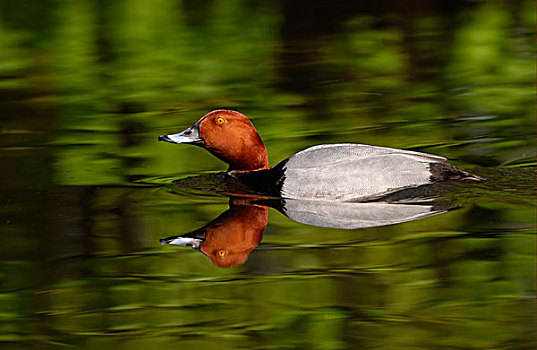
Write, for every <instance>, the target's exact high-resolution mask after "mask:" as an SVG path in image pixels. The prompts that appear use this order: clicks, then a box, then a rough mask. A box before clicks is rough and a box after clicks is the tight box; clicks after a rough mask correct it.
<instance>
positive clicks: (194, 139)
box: [158, 124, 203, 145]
mask: <svg viewBox="0 0 537 350" xmlns="http://www.w3.org/2000/svg"><path fill="white" fill-rule="evenodd" d="M158 140H159V141H166V142H170V143H190V144H194V145H199V144H201V143H203V138H202V137H201V136H200V129H199V124H196V125H194V126H192V127H190V128H188V129H186V130H185V131H183V132H180V133H177V134H169V135H160V136H159V137H158Z"/></svg>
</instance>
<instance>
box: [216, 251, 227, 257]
mask: <svg viewBox="0 0 537 350" xmlns="http://www.w3.org/2000/svg"><path fill="white" fill-rule="evenodd" d="M218 255H220V257H221V258H223V257H224V256H226V251H225V250H219V251H218Z"/></svg>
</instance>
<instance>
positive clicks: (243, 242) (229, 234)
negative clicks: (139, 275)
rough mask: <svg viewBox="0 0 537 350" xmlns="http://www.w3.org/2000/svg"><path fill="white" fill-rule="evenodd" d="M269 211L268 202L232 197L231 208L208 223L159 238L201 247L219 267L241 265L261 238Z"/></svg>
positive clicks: (162, 241) (199, 248)
mask: <svg viewBox="0 0 537 350" xmlns="http://www.w3.org/2000/svg"><path fill="white" fill-rule="evenodd" d="M268 211H269V207H268V206H265V205H259V204H254V203H252V202H250V201H245V200H240V199H234V198H231V199H230V201H229V209H228V210H226V211H225V212H223V213H222V214H221V215H220V216H219V217H217V218H216V219H214V220H213V221H211V222H210V223H208V224H207V225H205V226H203V227H202V228H200V229H198V230H196V231H193V232H191V233H187V234H185V235H183V236H173V237H168V238H164V239H161V240H160V242H161V243H163V244H176V245H182V246H186V247H191V248H195V249H198V250H199V251H200V252H202V253H203V254H205V256H207V257H208V258H209V259H211V261H212V262H213V264H215V265H217V266H220V267H231V266H236V265H240V264H243V263H244V262H245V261H246V259H247V258H248V254H250V252H251V251H252V250H253V249H254V248H255V247H257V246H258V245H259V243H260V242H261V238H262V237H263V231H264V230H265V227H266V226H267V222H268Z"/></svg>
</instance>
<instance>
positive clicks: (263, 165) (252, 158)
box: [223, 143, 270, 171]
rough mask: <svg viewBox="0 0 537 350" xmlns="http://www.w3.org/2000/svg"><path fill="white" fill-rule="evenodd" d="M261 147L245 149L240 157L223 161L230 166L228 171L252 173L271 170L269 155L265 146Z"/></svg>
mask: <svg viewBox="0 0 537 350" xmlns="http://www.w3.org/2000/svg"><path fill="white" fill-rule="evenodd" d="M261 145H262V146H263V147H262V148H261V147H259V146H258V147H245V148H244V149H243V150H242V152H241V153H240V156H237V157H231V158H228V159H223V160H224V161H225V162H226V163H228V164H229V169H228V171H233V170H239V171H252V170H264V169H269V168H270V165H269V161H268V154H267V150H266V148H265V146H264V145H263V144H262V143H261Z"/></svg>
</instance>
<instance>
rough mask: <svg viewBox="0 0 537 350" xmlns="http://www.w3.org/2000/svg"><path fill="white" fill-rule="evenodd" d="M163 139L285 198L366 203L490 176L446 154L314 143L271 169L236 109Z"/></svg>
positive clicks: (256, 136)
mask: <svg viewBox="0 0 537 350" xmlns="http://www.w3.org/2000/svg"><path fill="white" fill-rule="evenodd" d="M159 141H166V142H171V143H186V144H192V145H196V146H199V147H202V148H205V149H206V150H208V151H209V152H210V153H212V154H213V155H214V156H216V157H217V158H219V159H220V160H222V161H224V162H226V163H227V164H228V165H229V169H228V173H227V175H228V176H230V177H231V178H233V179H236V180H238V181H240V182H241V183H243V184H245V185H247V186H248V187H251V188H253V189H255V190H257V191H258V192H260V193H263V194H267V195H271V196H277V197H282V198H295V199H312V200H330V201H363V200H370V199H372V198H375V197H380V196H383V195H386V194H388V193H392V192H396V191H399V190H402V189H405V188H412V187H418V186H422V185H427V184H431V183H434V182H438V181H444V180H476V181H480V180H484V179H483V178H481V177H478V176H474V175H471V174H469V173H467V172H465V171H462V170H460V169H457V168H456V167H454V166H453V165H451V164H449V163H448V162H447V160H446V158H444V157H440V156H436V155H431V154H426V153H420V152H414V151H407V150H401V149H394V148H388V147H377V146H369V145H362V144H352V143H344V144H328V145H318V146H313V147H310V148H307V149H305V150H303V151H300V152H298V153H297V154H295V155H293V156H291V157H289V158H287V159H285V160H283V161H281V162H280V163H278V164H277V165H275V166H274V167H272V168H271V167H270V165H269V162H268V155H267V150H266V148H265V145H264V144H263V141H261V138H260V137H259V134H258V133H257V131H256V129H255V127H254V126H253V124H252V122H250V120H249V119H248V118H247V117H246V116H245V115H243V114H241V113H239V112H236V111H231V110H215V111H212V112H210V113H208V114H206V115H204V116H203V117H201V119H200V120H198V122H197V123H195V124H194V125H193V126H192V127H190V128H188V129H186V130H184V131H183V132H180V133H177V134H170V135H162V136H159Z"/></svg>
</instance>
